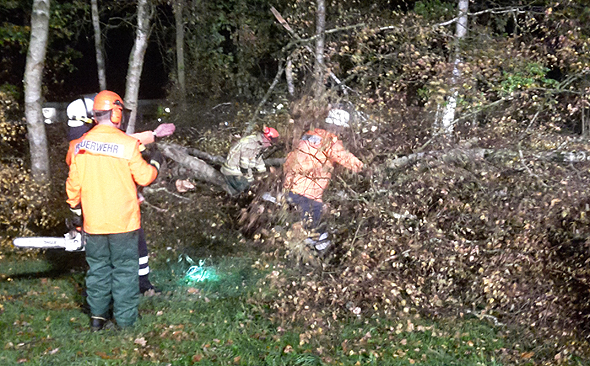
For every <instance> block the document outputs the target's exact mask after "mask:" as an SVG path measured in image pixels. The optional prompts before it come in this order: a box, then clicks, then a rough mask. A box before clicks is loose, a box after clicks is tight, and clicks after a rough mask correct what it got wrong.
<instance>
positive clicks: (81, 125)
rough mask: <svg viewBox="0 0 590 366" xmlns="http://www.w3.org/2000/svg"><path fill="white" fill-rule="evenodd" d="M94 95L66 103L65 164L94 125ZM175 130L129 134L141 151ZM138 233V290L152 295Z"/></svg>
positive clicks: (163, 128) (161, 128)
mask: <svg viewBox="0 0 590 366" xmlns="http://www.w3.org/2000/svg"><path fill="white" fill-rule="evenodd" d="M94 97H95V96H91V97H88V96H85V97H82V98H78V99H76V100H74V101H73V102H71V103H70V104H68V107H67V109H66V113H67V116H68V140H70V146H69V149H68V153H67V154H66V164H68V166H69V165H70V164H71V162H72V157H73V156H74V150H75V148H76V144H77V143H78V142H80V141H82V138H83V135H84V134H85V133H87V132H88V131H90V130H91V129H92V128H93V127H94V126H95V124H94V120H93V119H92V117H93V112H92V109H93V105H94ZM175 130H176V126H175V125H174V124H173V123H162V124H161V125H159V126H158V127H156V129H155V130H153V131H144V132H137V133H134V134H131V135H130V136H132V137H135V138H136V139H138V140H139V142H141V145H140V146H139V150H140V151H141V152H142V153H143V152H144V150H145V146H144V145H147V144H151V143H153V142H155V140H156V138H157V137H165V136H170V135H172V134H173V133H174V131H175ZM140 203H141V199H140ZM138 234H139V241H138V248H137V249H138V251H139V292H141V293H142V294H143V295H145V296H153V295H156V294H157V293H158V292H159V290H157V289H156V288H155V287H154V285H152V283H151V281H150V279H149V275H150V266H149V263H148V248H147V241H146V239H145V233H144V231H143V228H140V229H139V232H138Z"/></svg>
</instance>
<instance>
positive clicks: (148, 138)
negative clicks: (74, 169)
mask: <svg viewBox="0 0 590 366" xmlns="http://www.w3.org/2000/svg"><path fill="white" fill-rule="evenodd" d="M84 136H86V134H84V135H82V137H80V138H77V139H75V140H72V141H70V146H69V147H68V153H67V154H66V164H68V165H70V164H71V163H72V157H73V156H74V150H75V149H76V144H77V143H78V142H80V141H82V139H84ZM129 136H131V137H134V138H136V139H138V140H139V142H141V144H142V145H147V144H151V143H152V142H154V141H155V138H154V133H153V132H152V131H144V132H136V133H134V134H131V135H129ZM139 150H140V151H141V146H140V149H139Z"/></svg>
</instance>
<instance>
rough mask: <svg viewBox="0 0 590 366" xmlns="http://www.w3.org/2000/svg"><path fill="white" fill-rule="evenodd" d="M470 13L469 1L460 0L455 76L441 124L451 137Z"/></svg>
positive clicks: (452, 78)
mask: <svg viewBox="0 0 590 366" xmlns="http://www.w3.org/2000/svg"><path fill="white" fill-rule="evenodd" d="M468 11H469V0H459V17H458V20H457V23H456V27H455V42H456V46H455V60H454V62H453V75H452V77H451V81H450V84H451V90H450V93H451V95H450V96H449V97H448V99H447V104H446V105H445V108H444V111H443V114H442V118H441V122H440V129H441V130H442V132H443V133H444V134H445V135H447V136H450V135H451V134H452V133H453V130H454V125H455V109H456V108H457V98H458V96H459V91H458V90H457V83H458V82H459V79H460V78H461V70H460V69H459V65H460V64H461V54H460V52H461V50H460V47H459V44H460V42H461V40H462V39H464V38H465V35H466V34H467V12H468Z"/></svg>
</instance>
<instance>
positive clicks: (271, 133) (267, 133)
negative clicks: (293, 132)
mask: <svg viewBox="0 0 590 366" xmlns="http://www.w3.org/2000/svg"><path fill="white" fill-rule="evenodd" d="M262 134H263V135H264V137H266V138H267V139H268V140H269V141H274V140H276V139H278V138H279V131H277V130H275V129H274V128H272V127H267V126H264V130H262Z"/></svg>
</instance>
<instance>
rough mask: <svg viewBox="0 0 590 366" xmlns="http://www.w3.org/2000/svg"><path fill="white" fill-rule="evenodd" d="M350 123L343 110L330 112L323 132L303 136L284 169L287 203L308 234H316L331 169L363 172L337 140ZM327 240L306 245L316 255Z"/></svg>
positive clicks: (318, 130) (359, 163) (348, 116)
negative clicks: (292, 208) (337, 168)
mask: <svg viewBox="0 0 590 366" xmlns="http://www.w3.org/2000/svg"><path fill="white" fill-rule="evenodd" d="M349 121H350V114H349V113H348V112H346V111H345V110H342V109H336V108H333V109H330V111H329V112H328V117H327V118H326V119H325V120H324V121H323V123H322V126H321V127H322V128H315V129H312V130H310V131H308V132H306V133H305V134H304V135H303V137H301V139H300V140H299V142H298V143H297V145H296V147H295V149H294V150H293V151H291V152H290V153H289V154H288V155H287V159H286V161H285V164H284V165H283V173H284V176H285V179H284V183H283V187H284V188H285V189H286V190H287V191H288V197H287V199H288V200H289V201H290V202H292V203H293V204H294V205H295V206H296V207H297V208H298V209H299V210H300V212H301V219H302V220H303V221H304V223H305V225H304V227H305V228H306V229H307V230H315V229H317V227H318V226H319V224H320V219H321V216H322V209H323V206H324V204H323V201H322V196H323V194H324V191H325V190H326V187H327V186H328V184H329V183H330V180H331V178H332V172H333V171H334V165H335V164H340V165H342V166H343V167H345V168H347V169H350V170H352V171H353V172H355V173H358V172H360V171H361V170H362V168H363V163H362V162H361V161H360V160H359V159H358V158H357V157H356V156H354V155H353V154H352V153H350V152H348V151H347V150H346V149H345V148H344V145H343V144H342V141H341V140H339V139H338V136H339V135H341V133H342V132H343V131H344V129H346V128H349V127H350V126H349V124H348V122H349ZM327 236H328V234H327V233H322V234H320V235H319V238H318V239H317V240H314V239H313V238H309V239H308V240H306V243H308V244H309V245H311V246H314V247H315V249H317V250H319V251H321V250H325V249H326V248H327V247H328V246H329V245H330V241H329V240H327Z"/></svg>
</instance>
